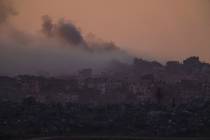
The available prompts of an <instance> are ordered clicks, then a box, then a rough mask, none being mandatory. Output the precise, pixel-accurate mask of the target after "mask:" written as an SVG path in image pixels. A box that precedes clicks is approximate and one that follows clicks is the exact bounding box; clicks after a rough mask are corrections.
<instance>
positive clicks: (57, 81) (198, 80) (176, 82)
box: [0, 57, 210, 105]
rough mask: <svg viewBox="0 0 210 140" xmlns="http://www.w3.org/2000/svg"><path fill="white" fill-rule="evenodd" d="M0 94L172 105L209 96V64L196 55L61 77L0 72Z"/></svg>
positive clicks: (92, 101) (53, 99) (87, 71)
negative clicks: (1, 73) (98, 72)
mask: <svg viewBox="0 0 210 140" xmlns="http://www.w3.org/2000/svg"><path fill="white" fill-rule="evenodd" d="M116 67H117V66H116ZM122 67H123V69H122ZM0 96H1V97H2V98H5V99H15V100H19V99H20V100H21V99H22V98H25V97H27V96H33V97H35V98H36V99H37V100H39V101H41V102H76V103H77V102H78V103H91V104H92V103H93V104H107V103H109V104H116V103H139V102H141V103H144V102H152V103H160V104H170V105H176V104H180V103H184V102H187V101H189V100H191V99H193V98H200V97H206V96H210V64H207V63H202V62H200V60H199V58H198V57H190V58H188V59H186V60H184V61H183V63H180V62H178V61H169V62H167V63H166V65H162V64H160V63H158V62H155V61H153V62H150V61H145V60H142V59H135V60H134V63H133V64H132V65H126V64H125V65H121V66H120V68H119V70H118V69H116V68H115V69H114V70H113V69H111V68H110V70H109V71H106V72H103V73H101V74H93V72H92V69H84V70H81V71H79V72H78V74H77V75H72V76H68V77H62V78H61V77H43V76H29V75H21V76H16V77H6V76H1V77H0Z"/></svg>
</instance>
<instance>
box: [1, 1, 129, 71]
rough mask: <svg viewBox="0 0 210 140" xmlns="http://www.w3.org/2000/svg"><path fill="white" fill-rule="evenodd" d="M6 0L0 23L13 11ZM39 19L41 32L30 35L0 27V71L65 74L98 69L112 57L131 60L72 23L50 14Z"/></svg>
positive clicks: (105, 64)
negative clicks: (86, 36) (84, 69)
mask: <svg viewBox="0 0 210 140" xmlns="http://www.w3.org/2000/svg"><path fill="white" fill-rule="evenodd" d="M5 2H6V1H4V0H3V1H2V0H1V1H0V10H1V11H0V13H1V14H0V16H1V17H0V19H1V20H0V23H3V22H4V21H6V19H7V18H8V17H9V16H10V15H12V14H13V13H14V11H15V10H13V9H12V8H11V6H10V5H9V3H5ZM4 3H5V4H6V5H4ZM42 20H43V24H42V29H41V30H42V33H41V34H40V33H37V34H35V35H32V34H30V33H27V32H23V31H20V30H19V29H16V28H14V27H11V26H4V28H2V29H1V30H2V32H1V35H0V50H1V51H0V67H1V68H0V74H3V75H8V74H10V75H16V74H39V73H43V72H48V73H50V74H53V75H62V74H64V75H66V74H70V73H72V72H74V71H76V70H78V69H82V68H87V67H88V68H93V69H95V70H96V71H97V70H100V69H102V68H105V67H106V66H107V65H108V64H109V63H110V62H111V61H113V60H117V61H122V62H128V61H130V60H131V57H130V56H129V55H128V54H127V53H126V52H124V51H122V50H120V49H119V48H118V47H116V45H114V43H109V42H102V41H98V40H97V39H95V40H94V41H93V40H88V39H86V38H84V37H83V35H82V33H81V31H80V30H79V29H78V27H76V26H75V25H74V24H73V23H71V22H67V21H64V20H60V21H58V23H54V22H53V20H52V19H51V18H50V17H49V16H43V17H42ZM43 33H44V35H43Z"/></svg>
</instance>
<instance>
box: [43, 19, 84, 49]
mask: <svg viewBox="0 0 210 140" xmlns="http://www.w3.org/2000/svg"><path fill="white" fill-rule="evenodd" d="M42 31H43V33H45V34H46V35H47V36H49V37H59V38H61V39H64V40H65V41H67V42H68V43H70V44H72V45H80V44H84V39H83V37H82V35H81V33H80V31H79V29H78V28H77V27H76V26H75V25H74V24H72V23H71V22H66V21H64V20H60V21H59V22H58V23H57V24H53V21H52V19H51V18H50V17H49V16H47V15H46V16H43V24H42Z"/></svg>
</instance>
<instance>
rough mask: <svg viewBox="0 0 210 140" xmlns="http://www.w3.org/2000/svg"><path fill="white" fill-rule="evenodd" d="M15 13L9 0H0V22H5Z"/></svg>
mask: <svg viewBox="0 0 210 140" xmlns="http://www.w3.org/2000/svg"><path fill="white" fill-rule="evenodd" d="M16 14H17V13H16V11H15V10H14V8H13V7H12V5H11V1H10V0H0V24H2V23H4V22H6V21H7V19H8V18H9V17H10V16H12V15H16Z"/></svg>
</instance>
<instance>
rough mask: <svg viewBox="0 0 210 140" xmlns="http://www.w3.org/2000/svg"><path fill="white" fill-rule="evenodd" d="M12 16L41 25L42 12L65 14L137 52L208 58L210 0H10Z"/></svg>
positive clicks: (26, 24) (23, 24)
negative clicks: (13, 13)
mask: <svg viewBox="0 0 210 140" xmlns="http://www.w3.org/2000/svg"><path fill="white" fill-rule="evenodd" d="M13 1H14V5H15V7H16V9H17V11H18V13H19V15H18V16H16V17H13V18H12V19H11V22H12V23H13V24H14V25H16V26H18V28H20V29H23V30H27V31H28V32H37V31H39V30H40V28H41V27H40V25H41V16H43V15H46V14H47V15H50V16H51V17H53V18H54V19H55V20H57V19H59V18H62V17H63V18H64V19H67V20H71V21H72V22H73V23H75V24H76V25H77V26H79V27H80V28H81V30H82V32H83V33H84V34H88V33H93V34H95V35H96V36H97V37H99V38H102V39H103V40H107V41H110V40H112V41H114V42H115V43H116V44H117V45H119V46H120V47H121V48H123V49H126V50H128V51H129V52H130V53H132V54H135V55H137V56H139V57H141V56H147V57H151V58H156V59H159V60H166V59H181V60H182V59H183V58H185V57H187V56H190V55H198V56H200V57H201V58H202V59H204V60H206V61H209V62H210V39H209V37H210V0H13Z"/></svg>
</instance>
